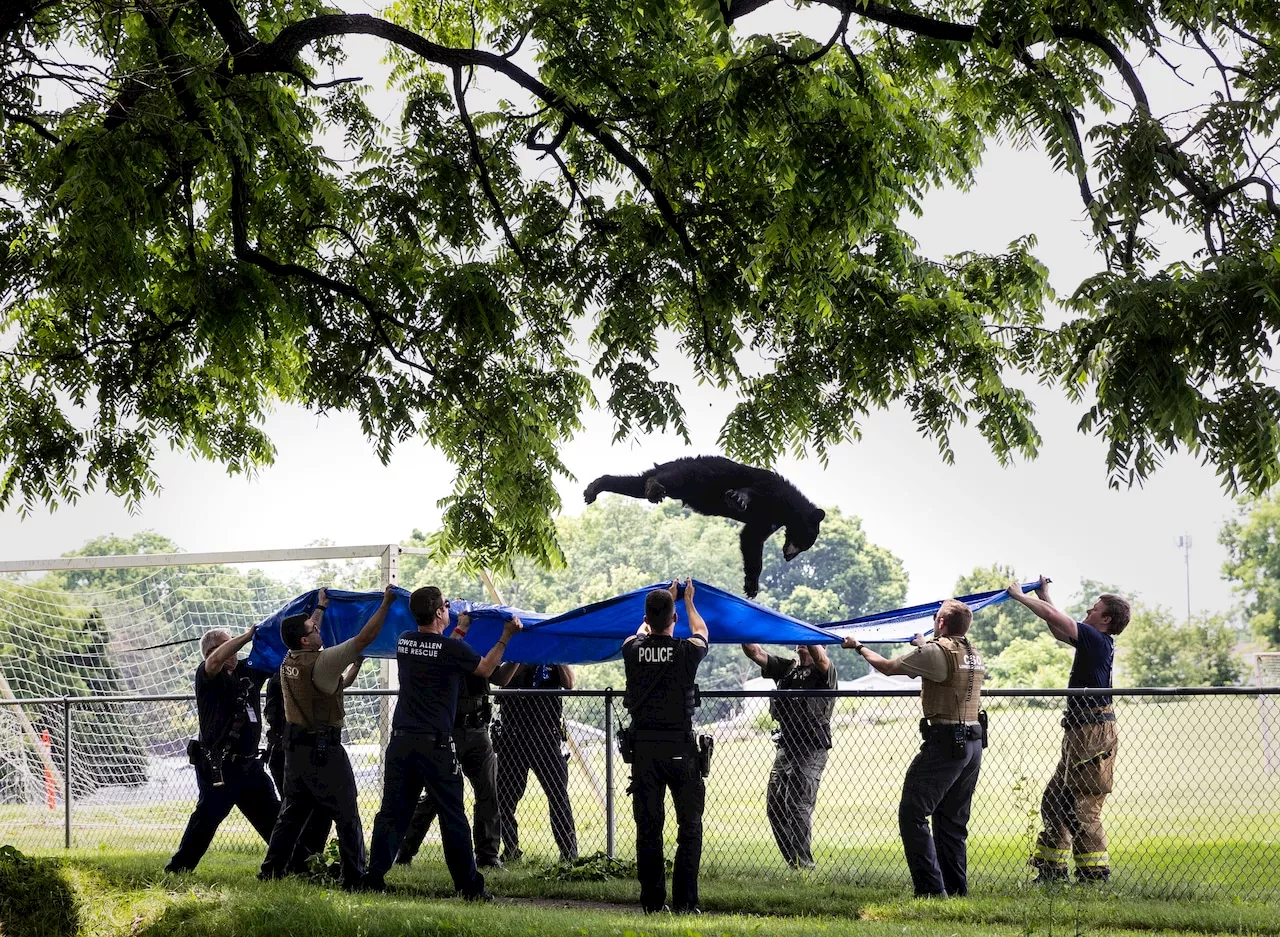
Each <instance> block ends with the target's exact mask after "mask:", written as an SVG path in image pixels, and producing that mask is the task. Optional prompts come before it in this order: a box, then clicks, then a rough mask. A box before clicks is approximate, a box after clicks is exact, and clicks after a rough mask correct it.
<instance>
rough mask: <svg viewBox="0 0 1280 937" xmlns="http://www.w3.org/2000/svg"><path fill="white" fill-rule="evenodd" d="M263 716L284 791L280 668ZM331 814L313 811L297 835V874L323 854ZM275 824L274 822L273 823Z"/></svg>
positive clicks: (293, 868)
mask: <svg viewBox="0 0 1280 937" xmlns="http://www.w3.org/2000/svg"><path fill="white" fill-rule="evenodd" d="M324 600H325V590H323V589H321V590H320V601H321V602H323V601H324ZM262 718H263V721H264V722H265V723H266V728H267V770H268V771H270V772H271V780H272V781H273V782H275V785H276V792H277V793H278V794H281V795H283V794H284V733H285V725H286V723H285V718H284V692H283V690H281V688H280V671H279V670H277V671H276V672H275V673H273V674H272V675H271V678H270V679H269V680H267V685H266V689H265V690H264V691H263V694H262ZM332 825H333V824H332V822H331V821H330V820H329V815H328V814H327V813H325V812H324V811H323V810H313V811H311V816H310V817H308V818H307V824H306V826H305V827H303V829H302V835H301V836H299V837H298V845H297V847H296V848H295V849H294V850H293V857H292V858H291V859H290V860H289V866H288V871H289V872H290V873H296V874H298V875H303V874H306V873H307V872H308V871H309V869H308V867H307V859H308V858H309V857H311V856H313V855H316V854H317V853H320V854H323V852H324V847H325V844H326V843H328V841H329V827H330V826H332ZM273 826H274V824H273Z"/></svg>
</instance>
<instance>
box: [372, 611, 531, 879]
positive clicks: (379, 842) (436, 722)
mask: <svg viewBox="0 0 1280 937" xmlns="http://www.w3.org/2000/svg"><path fill="white" fill-rule="evenodd" d="M409 611H410V612H411V613H412V614H413V618H414V621H415V622H416V623H417V626H418V627H417V630H415V631H405V632H403V633H402V634H401V635H400V637H399V638H398V639H397V640H396V665H397V667H398V668H399V674H400V699H399V701H398V702H397V703H396V711H395V716H394V717H393V718H392V721H391V742H390V744H388V745H387V754H386V761H385V764H384V767H383V787H382V805H381V806H380V807H379V808H378V815H377V816H376V817H375V818H374V821H373V843H372V845H371V846H370V848H369V870H368V873H367V874H366V875H365V882H364V887H365V888H367V889H369V890H371V891H385V890H386V887H387V883H386V879H385V878H384V876H385V875H386V874H387V871H388V870H389V869H390V868H391V866H392V863H393V862H394V861H395V857H396V852H397V851H398V850H399V848H400V842H401V840H403V839H404V834H405V831H406V830H407V829H408V828H409V821H410V819H412V817H413V811H414V808H415V807H416V806H417V803H418V797H419V795H420V794H421V793H422V789H423V788H424V787H425V788H426V789H427V790H428V791H429V792H430V794H431V798H432V800H434V801H435V804H436V809H437V810H438V811H439V815H440V835H441V839H442V840H443V845H444V861H445V864H446V865H447V866H448V867H449V874H450V875H451V876H452V878H453V887H454V888H455V889H456V890H457V891H458V892H459V893H460V894H461V895H462V896H463V897H464V898H466V899H467V900H469V901H477V900H480V901H483V900H487V899H489V898H492V897H493V896H492V895H490V894H489V892H488V890H487V889H486V888H485V887H484V875H483V874H481V873H480V872H478V871H476V857H475V855H474V853H472V851H471V827H470V826H468V825H467V814H466V810H465V809H464V808H463V804H462V771H461V768H460V766H459V765H458V759H457V756H456V755H455V753H454V742H453V727H454V723H455V720H456V717H457V704H458V687H459V685H460V683H461V682H462V678H463V677H464V676H467V675H470V676H474V677H479V678H482V679H483V678H487V677H488V676H489V675H490V674H492V673H493V671H494V669H495V668H496V667H497V666H498V664H499V663H501V662H502V655H503V653H504V652H505V651H506V647H507V643H508V642H509V641H510V640H511V638H512V636H513V635H515V634H517V633H518V632H519V631H520V630H521V628H522V627H523V626H522V625H521V623H520V619H519V618H515V617H512V618H510V619H508V620H507V621H506V622H504V624H503V627H502V637H501V638H499V639H498V641H497V642H496V643H495V644H494V645H493V647H491V648H490V649H489V652H488V653H487V654H485V655H484V657H483V658H482V657H481V656H480V655H479V654H477V653H476V652H475V650H474V649H473V648H472V647H471V646H470V645H468V644H467V643H466V642H465V641H446V640H445V638H444V629H445V628H446V627H447V626H448V624H449V605H448V603H447V602H445V600H444V597H443V596H442V595H441V593H440V590H439V589H437V588H436V587H435V586H426V587H424V588H422V589H417V590H415V591H414V593H413V594H412V595H411V596H409Z"/></svg>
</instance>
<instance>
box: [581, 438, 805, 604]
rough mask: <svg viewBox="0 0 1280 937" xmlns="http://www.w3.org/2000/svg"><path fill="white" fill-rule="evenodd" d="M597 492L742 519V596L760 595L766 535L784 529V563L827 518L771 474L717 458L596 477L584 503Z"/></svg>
mask: <svg viewBox="0 0 1280 937" xmlns="http://www.w3.org/2000/svg"><path fill="white" fill-rule="evenodd" d="M602 491H612V492H614V493H616V494H620V495H626V496H627V497H629V498H648V499H649V500H650V501H652V502H653V503H654V504H657V503H658V502H659V501H661V500H662V499H663V498H679V499H680V500H681V501H683V502H684V504H685V507H688V508H692V509H693V510H695V511H697V512H698V513H699V514H710V515H712V516H715V517H728V518H730V519H732V520H735V521H742V524H743V527H742V534H741V535H740V536H739V538H738V539H739V543H740V544H741V546H742V572H743V576H744V581H743V592H744V593H745V594H746V596H747V598H755V595H756V593H757V592H759V591H760V569H761V567H762V566H763V564H764V542H765V541H766V540H767V539H769V536H770V535H771V534H772V533H773V532H774V531H775V530H777V529H778V528H779V527H785V528H786V529H787V530H786V536H787V539H786V543H785V544H783V547H782V555H783V556H784V557H785V558H786V559H787V561H788V562H789V561H791V560H794V559H795V558H796V557H797V556H799V555H800V554H801V553H803V552H804V551H805V550H807V549H809V548H810V547H811V546H813V543H814V541H815V540H817V539H818V525H819V524H820V523H822V519H823V518H824V517H826V516H827V515H826V512H825V511H823V510H822V508H819V507H814V505H813V503H812V502H811V501H809V499H808V498H806V497H805V496H804V495H802V494H801V493H800V492H799V490H798V489H797V488H796V486H795V485H793V484H791V482H789V481H787V480H786V479H785V478H783V477H782V476H781V475H779V474H777V473H776V472H770V471H767V470H765V469H759V468H754V467H752V466H750V465H743V464H742V463H741V462H734V461H733V460H732V459H726V458H723V457H721V456H716V455H699V456H686V457H685V458H683V459H674V460H672V461H671V462H663V463H662V464H661V465H655V466H654V467H653V468H651V469H649V471H647V472H645V473H644V474H643V475H601V476H600V477H599V478H597V479H596V480H595V481H593V482H592V483H591V484H590V485H588V486H587V490H586V491H585V492H584V496H585V497H586V499H587V504H591V503H592V502H593V501H595V499H596V497H597V496H599V494H600V493H601V492H602Z"/></svg>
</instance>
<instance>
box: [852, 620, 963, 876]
mask: <svg viewBox="0 0 1280 937" xmlns="http://www.w3.org/2000/svg"><path fill="white" fill-rule="evenodd" d="M972 620H973V613H972V612H971V611H970V610H969V606H967V605H965V604H964V603H963V602H958V601H956V600H955V599H947V600H946V601H945V602H943V603H942V606H941V607H940V608H939V609H938V613H937V615H936V616H935V617H934V637H933V638H932V639H931V640H929V641H921V640H920V636H919V635H916V637H915V638H914V639H913V640H912V642H911V643H912V644H914V645H916V647H915V649H914V650H912V651H909V652H908V653H906V654H904V655H903V656H901V657H897V658H894V659H892V660H889V659H886V658H884V657H881V656H880V655H879V654H877V653H876V652H875V651H873V650H871V649H870V648H869V647H867V646H866V645H864V644H861V643H859V641H858V639H857V638H855V637H853V636H852V635H850V636H848V637H846V638H845V639H844V642H843V646H844V647H846V648H849V649H851V650H854V651H857V652H858V653H859V654H861V655H862V658H863V660H865V661H866V662H867V663H868V664H870V665H871V666H872V667H874V668H875V669H876V670H878V671H879V672H880V673H882V674H885V675H886V676H896V675H898V674H906V675H907V676H912V677H919V678H920V702H921V704H922V706H923V708H924V718H923V719H921V720H920V735H921V736H922V737H923V739H924V741H923V743H922V744H921V746H920V752H919V754H917V755H916V757H915V759H914V760H913V761H912V762H911V767H909V768H908V769H907V776H906V779H905V780H904V781H903V784H902V801H901V803H899V805H898V831H899V833H900V834H901V836H902V846H903V849H904V851H905V852H906V856H907V868H908V869H910V870H911V883H912V885H913V886H914V887H915V893H916V897H917V898H925V897H940V898H945V897H946V896H948V895H952V896H962V895H967V894H968V893H969V879H968V851H967V845H966V844H967V839H968V835H969V808H970V805H971V804H972V802H973V792H974V789H975V788H976V787H977V786H978V774H979V772H980V771H981V770H982V749H983V748H984V747H985V746H986V713H984V712H982V710H981V708H980V707H981V701H982V678H983V676H984V675H985V672H986V667H985V665H984V664H983V661H982V655H981V654H979V653H978V650H977V648H975V647H974V646H973V645H972V644H970V643H969V639H968V638H967V637H966V633H967V632H968V630H969V624H970V623H971V622H972ZM931 818H932V820H933V830H932V832H931V831H930V829H929V821H930V819H931Z"/></svg>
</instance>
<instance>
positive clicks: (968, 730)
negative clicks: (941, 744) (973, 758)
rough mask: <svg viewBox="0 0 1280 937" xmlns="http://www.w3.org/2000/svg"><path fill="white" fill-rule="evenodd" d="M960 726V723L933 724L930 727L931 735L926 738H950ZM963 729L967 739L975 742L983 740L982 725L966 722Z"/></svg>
mask: <svg viewBox="0 0 1280 937" xmlns="http://www.w3.org/2000/svg"><path fill="white" fill-rule="evenodd" d="M959 725H960V723H956V722H931V723H929V725H928V732H929V735H928V736H926V738H931V737H933V736H935V735H943V736H946V737H947V738H950V737H951V734H952V733H953V732H955V730H956V727H957V726H959ZM963 728H964V737H965V738H966V739H970V740H973V739H980V738H982V726H981V725H980V724H977V723H973V724H970V723H967V722H966V723H964V724H963Z"/></svg>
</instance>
